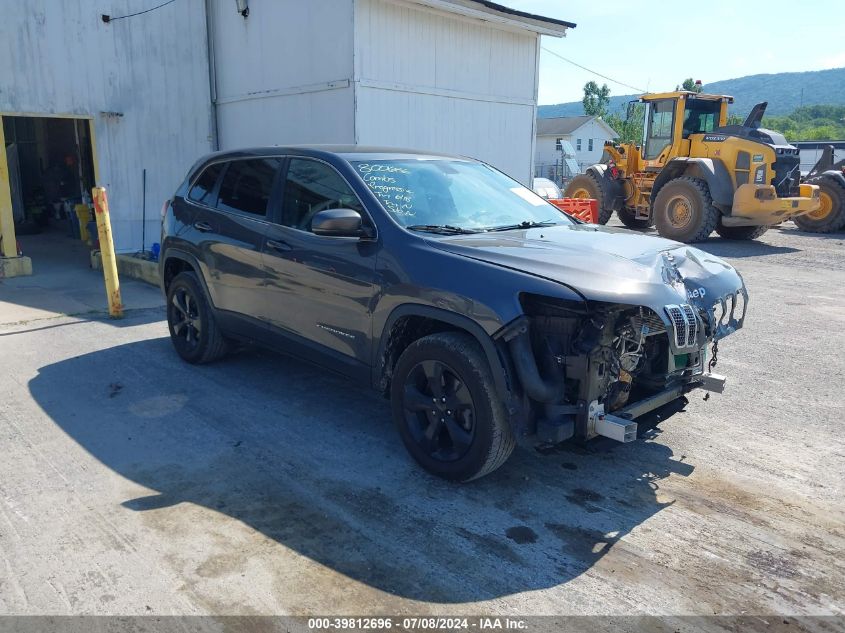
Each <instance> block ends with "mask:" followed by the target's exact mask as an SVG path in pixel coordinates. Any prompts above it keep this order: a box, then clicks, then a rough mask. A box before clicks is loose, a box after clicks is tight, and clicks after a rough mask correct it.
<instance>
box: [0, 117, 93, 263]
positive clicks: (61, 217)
mask: <svg viewBox="0 0 845 633" xmlns="http://www.w3.org/2000/svg"><path fill="white" fill-rule="evenodd" d="M2 119H3V134H4V138H5V152H6V161H7V165H8V174H9V189H10V192H11V198H12V213H13V217H14V225H15V233H16V235H17V238H18V244H19V245H20V249H21V251H22V254H24V255H27V256H29V257H30V258H32V259H33V260H34V261H35V262H36V267H37V269H41V270H44V267H45V265H46V266H48V267H50V268H57V269H62V268H64V267H76V266H85V265H87V264H88V262H89V261H90V259H89V257H88V251H89V248H91V247H92V246H95V244H94V243H93V242H94V240H96V232H94V235H93V236H91V235H89V231H88V228H89V221H90V220H92V219H93V217H94V216H93V212H92V210H91V209H92V207H91V204H90V203H91V188H92V187H93V186H94V184H95V180H96V177H95V168H94V165H95V163H94V152H93V143H92V136H93V135H92V131H91V121H90V119H87V118H69V117H38V116H16V115H3V116H2Z"/></svg>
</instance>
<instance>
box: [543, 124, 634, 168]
mask: <svg viewBox="0 0 845 633" xmlns="http://www.w3.org/2000/svg"><path fill="white" fill-rule="evenodd" d="M617 136H619V135H618V134H617V132H616V130H614V129H613V128H612V127H610V126H609V125H608V124H607V123H605V122H604V121H603V120H602V119H600V118H599V117H594V116H587V115H584V116H566V117H554V118H550V119H537V143H536V152H535V175H537V176H543V177H547V178H548V177H549V175H550V174H551V171H553V169H554V168H555V167H556V166H558V165H560V163H561V158H562V157H563V143H565V142H568V143H569V144H570V145H571V146H572V148H573V149H574V150H575V152H574V153H575V156H574V159H575V161H576V162H577V163H578V168H579V171H580V172H583V171H584V169H586V168H587V167H589V166H590V165H594V164H595V163H598V162H600V161H601V155H602V152H603V151H604V143H605V141H609V140H611V139H613V138H616V137H617Z"/></svg>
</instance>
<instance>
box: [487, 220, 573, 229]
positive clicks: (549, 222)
mask: <svg viewBox="0 0 845 633" xmlns="http://www.w3.org/2000/svg"><path fill="white" fill-rule="evenodd" d="M555 224H557V222H555V221H554V220H543V221H542V222H536V221H534V220H525V221H524V222H520V223H519V224H505V225H503V226H491V227H489V228H486V229H482V230H483V231H514V230H516V229H533V228H534V227H536V226H554V225H555Z"/></svg>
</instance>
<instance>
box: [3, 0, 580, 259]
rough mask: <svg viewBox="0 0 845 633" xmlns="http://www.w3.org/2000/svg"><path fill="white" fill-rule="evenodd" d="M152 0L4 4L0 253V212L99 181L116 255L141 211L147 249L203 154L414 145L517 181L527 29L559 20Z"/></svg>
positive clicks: (525, 112) (435, 9)
mask: <svg viewBox="0 0 845 633" xmlns="http://www.w3.org/2000/svg"><path fill="white" fill-rule="evenodd" d="M160 4H161V2H156V1H155V0H97V2H90V1H89V0H63V1H61V2H59V1H57V0H31V1H29V2H15V3H7V5H8V6H4V14H3V20H2V22H0V116H2V118H3V123H4V125H3V129H4V130H5V135H4V136H3V137H0V141H3V144H4V146H5V147H6V150H7V151H6V152H0V236H2V242H0V249H2V255H4V256H6V257H13V256H14V255H15V248H14V237H11V236H13V234H14V230H13V226H12V218H13V217H15V215H16V213H17V215H18V216H22V214H28V215H31V213H32V211H33V209H34V208H35V207H34V206H33V205H37V204H38V203H39V202H44V200H45V198H52V197H55V196H56V195H58V194H57V192H56V190H57V186H58V185H57V183H59V182H61V183H62V184H61V187H59V188H60V189H61V192H60V193H61V194H62V196H63V197H69V198H72V197H73V196H79V195H80V194H81V192H82V191H85V190H88V189H89V188H90V187H91V186H92V185H93V184H95V183H96V184H98V185H103V186H105V187H107V188H108V190H109V197H110V203H111V208H112V223H113V229H114V236H115V246H116V248H117V249H118V251H124V252H125V251H136V250H139V249H140V248H141V246H142V244H141V235H142V224H141V218H142V215H143V214H144V212H146V217H147V223H146V226H145V228H146V231H145V234H146V236H147V240H146V242H147V243H146V246H147V247H149V244H150V242H151V241H152V240H153V239H155V238H156V235H157V232H158V221H159V217H158V212H159V208H160V206H161V203H162V201H163V200H164V199H165V198H166V197H168V196H169V195H171V194H172V193H173V191H174V190H175V188H176V186H177V185H178V183H179V181H180V179H181V178H182V177H183V176H184V174H185V172H186V170H187V168H188V167H189V166H190V165H191V164H192V163H193V161H194V160H195V159H196V158H198V157H199V156H200V155H202V154H204V153H206V152H208V151H212V150H214V149H217V148H219V149H229V148H233V147H238V146H248V145H258V144H293V143H359V144H366V145H384V146H392V147H413V148H419V149H427V150H432V151H442V152H449V153H456V154H463V155H469V156H473V157H477V158H480V159H482V160H485V161H487V162H490V163H491V164H493V165H495V166H497V167H499V168H500V169H502V170H504V171H505V172H507V173H509V174H511V175H512V176H513V177H515V178H517V179H519V180H521V181H522V182H525V183H528V182H529V181H530V177H531V175H532V167H533V165H532V163H533V155H534V142H535V134H534V131H535V121H536V111H537V88H538V61H539V47H540V36H541V35H550V36H555V37H560V36H563V35H564V34H565V32H566V30H567V29H568V28H571V27H573V26H574V24H571V23H568V22H564V21H562V20H557V19H551V18H544V17H540V16H533V15H529V14H526V13H522V12H519V11H514V10H512V9H508V8H506V7H504V6H502V5H499V4H495V3H493V2H489V1H487V0H308V1H307V2H303V1H301V0H246V1H245V0H240V1H239V2H236V1H235V0H173V2H171V3H169V4H166V5H165V6H162V7H161V8H157V9H154V10H151V11H148V12H145V11H146V10H147V9H153V8H154V7H156V6H157V5H160ZM244 5H246V6H248V9H249V10H248V12H246V13H247V15H246V17H244V15H242V14H241V13H240V12H239V10H240V9H241V8H242V7H243V6H244ZM48 9H49V10H48ZM136 13H137V14H138V15H133V14H136ZM101 14H108V15H109V16H111V19H110V21H108V22H106V21H104V20H103V19H101ZM123 16H128V17H125V18H124V17H123ZM61 121H65V123H61ZM7 136H8V138H6V137H7ZM10 161H11V167H12V173H11V174H10V172H9V169H10ZM144 170H146V187H143V186H142V183H143V173H144ZM68 180H75V181H76V182H75V183H71V184H70V185H68V184H67V181H68ZM45 183H46V184H45ZM45 190H46V194H45ZM39 196H40V197H39ZM144 198H146V210H145V211H144V208H143V205H142V201H143V200H144ZM13 200H14V201H15V202H14V203H13ZM48 202H49V201H48ZM13 206H14V207H15V210H16V213H14V212H13V211H12V209H13ZM49 212H50V211H49V209H48V213H49ZM6 236H10V237H9V238H7V237H6ZM7 271H8V268H7ZM0 274H2V273H0Z"/></svg>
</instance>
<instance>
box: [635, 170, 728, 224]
mask: <svg viewBox="0 0 845 633" xmlns="http://www.w3.org/2000/svg"><path fill="white" fill-rule="evenodd" d="M681 176H689V177H691V178H699V179H701V180H703V181H705V182H706V183H707V188H708V189H709V190H710V197H711V198H712V199H713V204H714V205H715V206H716V207H718V208H719V209H720V210H721V211H728V212H730V209H731V207H733V199H734V187H733V181H732V180H731V176H730V174H729V173H728V170H727V169H726V168H725V166H724V164H723V163H722V161H717V160H713V159H712V158H675V159H673V160H672V161H670V162H669V164H668V165H666V167H664V168H663V170H662V171H661V172H660V174H659V175H658V176H657V178H656V179H655V180H654V185H653V186H652V189H651V204H652V205H654V201H655V200H656V199H657V194H658V193H659V192H660V189H661V188H662V187H663V186H664V185H665V184H666V183H668V182H669V181H671V180H674V179H675V178H679V177H681Z"/></svg>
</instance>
